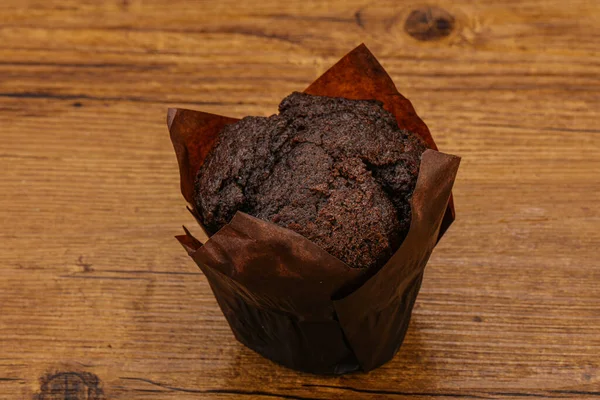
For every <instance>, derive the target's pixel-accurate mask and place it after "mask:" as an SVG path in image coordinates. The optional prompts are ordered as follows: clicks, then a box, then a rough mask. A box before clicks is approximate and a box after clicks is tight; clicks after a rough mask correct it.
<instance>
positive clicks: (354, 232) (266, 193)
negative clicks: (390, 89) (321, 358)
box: [194, 92, 427, 268]
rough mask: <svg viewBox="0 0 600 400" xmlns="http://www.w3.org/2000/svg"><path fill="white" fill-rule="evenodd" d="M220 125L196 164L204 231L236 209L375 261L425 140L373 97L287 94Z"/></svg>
mask: <svg viewBox="0 0 600 400" xmlns="http://www.w3.org/2000/svg"><path fill="white" fill-rule="evenodd" d="M279 112H280V113H279V114H278V115H273V116H271V117H268V118H265V117H246V118H244V119H242V120H240V121H238V122H237V123H235V124H232V125H228V126H227V127H225V129H224V130H223V131H222V132H221V134H220V135H219V139H218V142H217V144H216V146H215V147H214V148H213V150H212V151H211V153H210V154H209V155H208V157H207V158H206V161H205V163H204V164H203V165H202V167H201V168H200V170H199V171H198V175H197V177H196V184H195V193H194V201H195V206H196V210H197V212H198V214H199V216H200V218H201V220H202V222H203V223H204V225H205V227H206V228H207V230H208V231H209V233H211V234H212V233H214V232H216V231H217V230H219V229H220V228H221V227H222V226H224V225H225V224H227V223H228V222H229V221H230V220H231V218H232V217H233V215H234V214H235V212H236V211H238V210H239V211H243V212H245V213H248V214H250V215H253V216H255V217H257V218H261V219H263V220H267V221H271V222H273V223H276V224H278V225H281V226H283V227H286V228H288V229H292V230H294V231H296V232H298V233H299V234H301V235H303V236H305V237H306V238H308V239H309V240H311V241H312V242H314V243H315V244H317V245H319V246H320V247H322V248H323V249H324V250H326V251H327V252H329V253H330V254H331V255H333V256H336V257H337V258H339V259H340V260H342V261H344V262H345V263H346V264H348V265H349V266H351V267H365V268H370V267H378V266H381V265H383V264H384V263H385V262H386V261H387V260H388V259H389V257H390V256H391V255H392V254H393V253H394V251H395V250H396V249H397V248H398V247H399V245H400V243H401V242H402V240H403V239H404V237H405V235H406V233H407V232H408V229H409V226H410V204H409V201H410V198H411V195H412V192H413V190H414V187H415V184H416V179H417V175H418V172H419V163H420V157H421V154H422V153H423V152H424V151H425V150H426V148H427V147H426V145H425V144H424V142H423V141H422V140H421V139H420V138H419V137H418V136H417V135H414V134H412V133H410V132H407V131H403V130H400V129H399V128H398V125H397V123H396V120H395V118H394V117H393V116H392V114H390V113H389V112H387V111H385V110H384V109H383V108H382V105H381V103H379V102H377V101H365V100H348V99H343V98H331V97H321V96H312V95H307V94H303V93H297V92H296V93H292V94H291V95H289V96H288V97H286V98H285V99H284V100H283V101H282V102H281V104H280V106H279Z"/></svg>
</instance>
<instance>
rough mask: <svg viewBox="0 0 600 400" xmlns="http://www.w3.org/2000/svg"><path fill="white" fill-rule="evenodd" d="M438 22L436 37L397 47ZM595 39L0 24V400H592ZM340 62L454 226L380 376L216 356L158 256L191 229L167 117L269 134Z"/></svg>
mask: <svg viewBox="0 0 600 400" xmlns="http://www.w3.org/2000/svg"><path fill="white" fill-rule="evenodd" d="M427 7H435V9H436V10H437V11H436V12H435V13H433V14H432V13H430V14H427V12H428V9H427ZM439 10H443V11H445V12H446V13H447V14H448V15H450V16H452V18H453V25H452V29H451V30H450V32H449V33H448V34H447V35H439V34H434V35H425V36H424V37H425V39H426V40H417V39H415V38H414V37H413V36H411V35H410V34H409V33H407V32H406V30H405V26H406V19H407V18H408V17H409V16H410V15H411V14H412V13H413V12H415V11H418V12H419V13H421V14H422V15H432V16H433V17H431V18H430V19H429V20H426V21H430V22H431V21H433V22H431V23H435V19H436V18H435V16H436V15H446V14H444V13H442V14H440V11H439ZM599 16H600V3H598V2H597V1H595V0H585V1H584V0H577V1H570V2H565V1H558V0H544V1H533V0H525V1H517V0H514V1H513V0H499V1H493V2H492V1H469V0H458V1H454V2H450V1H446V0H440V1H437V2H435V3H432V4H429V5H427V6H425V5H421V4H411V3H410V2H407V1H397V0H393V1H392V0H380V1H376V2H371V1H367V0H344V1H342V0H336V1H329V2H323V1H317V0H303V1H296V0H289V1H286V2H276V1H272V0H265V1H263V2H262V3H261V5H260V6H258V5H257V3H254V2H240V1H236V2H233V1H229V0H224V1H219V2H208V1H203V2H195V3H193V2H187V1H183V0H177V1H168V2H167V1H158V0H144V1H142V0H122V1H115V0H110V1H104V2H97V1H84V0H78V1H75V0H63V1H55V0H52V1H50V0H49V1H44V2H41V1H33V0H20V1H16V0H4V1H2V2H1V3H0V21H2V23H1V24H0V126H1V127H2V128H1V129H0V135H1V136H0V138H1V140H2V141H1V143H2V144H1V148H0V168H1V169H2V180H1V181H0V217H1V220H2V226H1V229H0V398H1V399H33V398H34V396H36V395H38V394H40V395H41V394H42V393H43V392H44V390H50V389H48V388H49V387H50V386H51V385H50V386H48V385H46V386H44V382H48V381H52V379H51V378H53V377H56V376H60V377H63V375H56V374H57V373H65V372H73V373H76V374H79V375H69V376H68V379H67V377H65V378H64V379H65V382H67V383H69V384H70V385H71V386H70V387H73V386H74V385H76V383H77V382H79V380H82V381H85V380H86V379H88V375H85V374H88V373H89V374H93V375H95V376H97V378H98V379H99V382H98V385H99V386H98V387H99V388H101V391H102V392H103V393H104V394H103V396H104V397H105V398H106V399H273V398H282V399H337V398H359V399H385V398H390V399H403V398H410V399H444V398H457V397H458V398H475V399H491V398H500V399H520V398H523V397H534V398H581V399H584V398H585V399H590V398H600V333H599V332H600V262H599V261H598V256H597V249H598V248H599V247H600V208H599V207H598V205H599V204H600V128H599V127H598V125H597V122H598V120H599V119H600V118H599V117H600V52H599V51H598V50H599V48H598V43H599V42H600V17H599ZM430 22H426V23H430ZM440 27H441V28H447V27H445V25H443V24H442V25H440ZM440 27H437V28H435V27H434V28H435V29H437V31H436V30H435V29H434V28H432V29H433V30H434V31H435V32H438V31H440V29H441V28H440ZM420 28H423V26H421V27H420ZM425 28H427V27H425ZM438 28H440V29H438ZM441 30H442V31H444V29H441ZM425 32H427V29H425ZM444 33H447V32H446V31H444ZM421 39H422V38H421ZM361 42H365V43H366V44H367V46H368V47H369V48H370V49H371V51H373V52H374V54H375V55H376V56H377V57H378V58H379V59H380V61H381V62H382V64H383V66H384V67H385V68H386V69H387V70H388V71H389V72H390V75H391V76H392V77H393V79H394V81H395V82H396V85H397V86H398V88H399V90H400V91H401V92H402V93H403V94H404V95H405V96H406V97H408V98H409V99H411V101H412V103H413V104H414V106H415V108H416V109H417V112H418V113H419V115H420V116H421V117H422V118H423V119H424V120H425V122H426V123H427V124H428V126H429V128H430V130H431V132H432V134H433V135H434V137H435V140H436V142H437V144H438V146H439V147H440V149H442V150H443V151H446V152H449V153H454V154H460V155H461V156H462V157H463V162H462V165H461V170H460V173H459V177H458V180H457V183H456V186H455V190H454V196H455V202H456V208H457V221H456V223H455V224H454V225H453V226H452V227H451V229H450V231H449V232H448V234H447V235H446V236H445V237H444V239H443V240H442V241H441V242H440V244H439V246H438V247H437V249H436V251H435V252H434V255H433V257H432V259H431V260H430V262H429V265H428V267H427V270H426V274H425V280H424V283H423V288H422V290H421V294H420V296H419V298H418V300H417V304H416V308H415V312H414V316H413V320H412V323H411V327H410V329H409V333H408V335H407V338H406V341H405V344H404V345H403V347H402V349H401V351H400V353H399V354H398V355H397V356H396V357H395V358H394V360H393V361H392V362H390V363H388V364H387V365H385V366H383V367H382V368H380V369H378V370H376V371H373V372H371V373H369V374H351V375H348V376H342V377H316V376H311V375H306V374H300V373H296V372H294V371H290V370H287V369H285V368H282V367H279V366H277V365H274V364H273V363H271V362H269V361H267V360H264V359H262V358H261V357H259V356H258V355H256V354H254V353H253V352H252V351H250V350H248V349H246V348H244V347H243V346H242V345H240V344H239V343H237V342H236V341H235V340H234V338H233V335H232V334H231V332H230V330H229V328H228V326H227V324H226V322H225V319H224V318H223V316H222V315H221V313H220V311H219V309H218V306H217V304H216V302H215V300H214V299H213V297H212V294H211V292H210V289H209V287H208V284H207V282H206V280H205V278H204V277H203V276H202V274H201V273H200V272H199V271H198V269H197V268H196V267H195V266H194V265H193V263H192V261H191V260H189V259H188V257H187V255H186V254H185V252H184V251H183V250H182V249H181V247H180V246H179V245H178V243H177V242H176V241H175V239H174V238H173V236H174V235H175V234H178V233H179V232H180V225H181V224H183V223H185V224H186V225H188V226H190V227H193V220H192V217H191V216H190V215H189V214H188V213H187V211H186V210H185V204H184V201H183V199H182V197H181V195H180V193H179V182H178V172H177V171H178V170H177V164H176V160H175V156H174V154H173V150H172V147H171V144H170V142H169V137H168V132H167V129H166V125H165V115H166V109H167V107H184V108H196V109H200V110H203V111H207V112H213V113H220V114H224V115H229V116H232V117H241V116H244V115H249V114H252V115H269V114H272V113H274V112H275V111H276V108H277V104H278V102H279V100H280V99H281V98H282V97H284V96H285V95H287V94H289V93H290V92H291V91H293V90H303V89H304V88H305V87H306V86H307V85H308V84H309V83H311V82H312V81H313V80H314V79H315V78H316V77H317V76H318V75H319V74H320V73H322V72H323V71H324V70H325V69H326V68H327V67H329V66H330V65H331V64H333V63H334V62H335V61H337V59H339V58H340V57H341V56H342V55H344V54H345V53H346V52H347V51H349V50H350V49H352V48H353V47H354V46H356V45H357V44H359V43H361ZM90 376H91V375H90ZM61 379H62V378H61ZM89 379H91V378H89ZM85 382H88V381H85ZM67 386H68V385H67ZM61 387H62V386H61ZM62 388H63V389H64V387H62ZM57 393H58V392H57ZM53 396H55V397H52V398H60V399H62V398H65V399H66V398H69V399H71V398H75V399H79V397H75V395H73V396H71V397H68V396H67V395H64V396H63V397H60V396H61V395H59V394H53ZM97 396H100V395H97ZM39 398H41V396H40V397H39Z"/></svg>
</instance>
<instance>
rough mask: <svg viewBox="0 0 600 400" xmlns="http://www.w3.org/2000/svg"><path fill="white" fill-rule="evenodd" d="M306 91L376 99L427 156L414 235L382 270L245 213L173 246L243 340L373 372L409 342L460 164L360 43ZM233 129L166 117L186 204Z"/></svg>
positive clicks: (329, 370)
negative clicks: (352, 262) (203, 236)
mask: <svg viewBox="0 0 600 400" xmlns="http://www.w3.org/2000/svg"><path fill="white" fill-rule="evenodd" d="M305 92H306V93H309V94H315V95H321V96H331V97H345V98H349V99H365V100H366V99H376V100H379V101H381V102H383V104H384V108H385V109H387V110H388V111H390V112H391V113H393V114H394V116H395V117H396V120H397V122H398V125H399V126H400V127H401V128H403V129H406V130H410V131H412V132H415V133H417V134H419V135H420V136H421V137H422V138H423V139H424V140H425V141H426V142H427V143H428V145H429V147H430V148H431V149H429V150H426V151H425V153H423V156H422V158H421V166H420V171H419V176H418V179H417V184H416V187H415V190H414V193H413V196H412V200H411V208H412V220H411V225H410V230H409V232H408V234H407V236H406V239H405V240H404V242H403V243H402V245H401V246H400V248H399V249H398V250H397V251H396V253H395V254H394V255H393V256H392V257H391V258H390V260H389V261H388V262H387V263H386V264H385V265H384V266H383V267H382V268H380V269H379V270H371V269H357V268H350V267H348V266H347V265H346V264H345V263H343V262H342V261H340V260H339V259H337V258H335V257H333V256H332V255H330V254H329V253H327V252H326V251H324V250H323V249H321V248H320V247H318V246H317V245H315V244H314V243H312V242H311V241H310V240H308V239H306V238H305V237H303V236H301V235H299V234H297V233H295V232H293V231H291V230H289V229H286V228H283V227H280V226H278V225H275V224H273V223H270V222H267V221H262V220H260V219H257V218H254V217H252V216H250V215H247V214H245V213H242V212H237V213H236V214H235V216H234V217H233V219H232V220H231V221H230V222H229V224H227V225H226V226H224V227H223V228H222V229H221V230H219V231H218V232H217V233H215V234H214V235H212V236H211V237H210V238H209V240H208V241H207V242H206V243H205V244H202V243H200V241H198V240H197V239H196V238H194V237H193V236H192V235H191V234H190V233H189V231H188V230H187V229H185V228H184V229H185V234H184V235H181V236H177V239H178V240H179V242H180V243H181V244H182V245H183V246H184V248H185V249H186V250H187V252H188V254H189V255H190V257H192V259H193V260H194V261H195V262H196V264H198V266H199V267H200V268H201V270H202V271H203V272H204V274H205V275H206V277H207V279H208V282H209V283H210V286H211V288H212V291H213V293H214V295H215V297H216V299H217V302H218V303H219V306H220V307H221V310H222V311H223V314H224V315H225V317H226V319H227V321H228V323H229V325H230V327H231V329H232V331H233V333H234V335H235V337H236V338H237V339H238V340H239V341H240V342H241V343H243V344H244V345H246V346H248V347H249V348H251V349H253V350H255V351H256V352H258V353H259V354H261V355H263V356H264V357H266V358H268V359H270V360H273V361H275V362H277V363H279V364H282V365H285V366H287V367H290V368H294V369H297V370H301V371H306V372H312V373H323V374H342V373H346V372H350V371H356V370H363V371H369V370H371V369H373V368H376V367H378V366H380V365H382V364H383V363H385V362H387V361H389V360H390V359H391V358H392V357H393V356H394V354H395V353H396V352H397V351H398V349H399V348H400V345H401V343H402V341H403V339H404V335H405V334H406V330H407V328H408V324H409V321H410V316H411V312H412V308H413V305H414V302H415V299H416V297H417V294H418V291H419V288H420V285H421V280H422V278H423V270H424V268H425V265H426V263H427V260H428V259H429V256H430V255H431V252H432V251H433V248H434V247H435V245H436V243H437V241H438V240H439V238H441V236H442V235H443V233H444V232H445V231H446V229H447V228H448V226H449V225H450V224H451V223H452V221H453V220H454V208H453V205H452V203H451V189H452V185H453V183H454V179H455V177H456V173H457V171H458V165H459V163H460V158H459V157H456V156H452V155H447V154H443V153H440V152H438V151H436V150H437V147H436V146H435V143H434V141H433V138H432V137H431V134H430V133H429V130H428V129H427V126H426V125H425V124H424V122H423V121H422V120H421V119H420V118H419V117H418V116H417V115H416V113H415V111H414V108H413V107H412V105H411V103H410V102H409V101H408V100H407V99H406V98H404V97H403V96H402V95H401V94H400V93H398V91H397V89H396V87H395V86H394V83H393V82H392V80H391V78H390V77H389V75H388V74H387V73H386V72H385V70H384V69H383V67H382V66H381V65H380V64H379V62H377V60H376V59H375V57H374V56H373V55H372V54H371V53H370V52H369V50H368V49H367V48H366V47H365V46H364V45H361V46H359V47H357V48H356V49H354V50H353V51H352V52H350V53H349V54H347V55H346V56H345V57H343V58H342V59H341V60H340V61H339V62H338V63H337V64H336V65H334V66H333V67H332V68H331V69H329V70H328V71H327V72H325V73H324V74H323V75H322V76H321V77H320V78H319V79H317V80H316V81H315V82H314V83H313V84H312V85H310V86H309V87H308V88H307V89H306V90H305ZM236 121H237V120H236V119H234V118H228V117H223V116H219V115H214V114H208V113H203V112H198V111H191V110H181V109H170V110H169V113H168V118H167V122H168V126H169V130H170V133H171V140H172V142H173V146H174V148H175V152H176V154H177V159H178V162H179V169H180V176H181V191H182V193H183V196H184V197H185V199H186V200H187V201H188V202H189V203H190V204H193V203H194V202H193V190H194V179H195V176H196V173H197V171H198V169H199V168H200V166H201V165H202V163H203V162H204V159H205V157H206V155H207V154H208V153H209V152H210V149H211V148H212V146H213V145H214V143H215V141H216V139H217V137H218V135H219V133H220V131H221V130H222V129H223V127H224V126H225V125H227V124H231V123H234V122H236ZM189 210H190V211H191V212H192V214H193V215H194V216H195V217H196V220H197V221H198V223H199V224H200V226H202V221H200V219H199V218H198V214H197V213H196V212H195V210H193V209H189Z"/></svg>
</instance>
